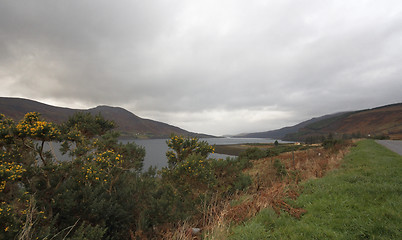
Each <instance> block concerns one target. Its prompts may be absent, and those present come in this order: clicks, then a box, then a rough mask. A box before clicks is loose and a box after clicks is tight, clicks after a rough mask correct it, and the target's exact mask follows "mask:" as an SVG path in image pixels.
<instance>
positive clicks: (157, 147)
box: [45, 138, 281, 170]
mask: <svg viewBox="0 0 402 240" xmlns="http://www.w3.org/2000/svg"><path fill="white" fill-rule="evenodd" d="M200 140H201V141H207V142H208V143H209V144H210V145H230V144H243V143H272V142H274V141H275V140H274V139H269V138H201V139H200ZM166 141H167V139H132V140H120V142H122V143H127V142H135V143H136V144H137V145H139V146H143V147H144V148H145V159H144V170H147V169H148V168H149V167H150V166H156V167H157V168H158V169H161V168H162V167H166V166H167V158H166V152H167V151H168V146H167V144H166ZM279 142H281V141H279ZM59 149H60V143H48V144H46V145H45V151H47V150H51V151H52V153H53V155H54V156H55V157H56V159H57V160H61V161H68V160H71V157H69V156H68V155H61V153H60V151H59ZM209 157H211V158H216V159H218V158H226V157H232V156H230V155H225V154H218V153H214V154H210V155H209Z"/></svg>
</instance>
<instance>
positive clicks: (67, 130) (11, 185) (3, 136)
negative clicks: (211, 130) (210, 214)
mask: <svg viewBox="0 0 402 240" xmlns="http://www.w3.org/2000/svg"><path fill="white" fill-rule="evenodd" d="M114 127H115V124H114V123H113V122H112V121H108V120H106V119H104V118H103V117H102V116H101V115H96V116H94V115H91V114H85V113H77V114H75V115H73V116H72V117H70V118H69V119H68V120H67V121H66V122H64V123H62V124H60V125H57V124H54V123H51V122H47V121H44V120H43V119H42V118H41V116H40V114H39V113H27V114H26V115H25V117H24V119H22V120H21V121H19V122H15V121H13V120H12V119H10V118H7V117H5V116H4V115H0V222H1V228H0V239H16V238H19V239H36V238H38V239H133V238H137V239H142V238H152V237H154V238H157V237H158V234H160V233H161V232H163V229H166V228H169V227H174V225H175V223H177V222H179V221H184V220H186V221H191V219H197V218H199V215H200V214H202V211H203V206H205V205H206V204H208V203H209V201H210V200H211V199H213V198H214V199H217V198H224V197H226V196H228V195H230V194H231V193H233V192H235V191H239V190H243V189H247V187H248V186H249V185H250V184H251V178H250V177H249V176H248V175H245V174H244V173H243V169H244V168H247V167H249V166H250V164H251V163H250V161H249V159H250V158H248V157H251V158H253V157H254V155H255V153H250V154H248V156H243V157H241V158H235V159H231V158H228V159H225V160H223V159H221V160H214V159H209V158H208V155H209V154H210V153H213V151H214V147H213V146H210V145H209V144H208V143H206V142H204V141H199V139H197V138H184V137H181V136H174V135H173V136H172V137H171V138H170V139H169V140H168V141H167V144H168V146H169V148H170V149H169V151H168V152H167V153H166V154H167V158H168V163H169V165H168V167H166V168H163V169H162V170H160V171H157V170H156V169H153V168H150V169H149V170H148V171H143V169H142V167H143V161H144V156H145V150H144V148H142V147H139V146H137V145H136V144H134V143H128V144H121V143H119V142H118V137H119V134H118V133H116V132H114V131H113V128H114ZM47 142H59V143H60V144H61V149H60V151H61V152H62V153H63V154H65V155H68V156H70V157H71V161H58V160H57V159H56V157H55V156H54V155H53V153H52V151H47V150H45V149H46V148H45V144H46V143H47Z"/></svg>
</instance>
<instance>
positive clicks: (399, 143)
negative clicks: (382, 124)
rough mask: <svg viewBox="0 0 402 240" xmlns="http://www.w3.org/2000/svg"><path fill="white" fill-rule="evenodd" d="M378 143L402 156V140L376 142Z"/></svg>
mask: <svg viewBox="0 0 402 240" xmlns="http://www.w3.org/2000/svg"><path fill="white" fill-rule="evenodd" d="M376 142H377V143H379V144H381V145H383V146H384V147H386V148H388V149H390V150H392V151H394V152H396V153H398V154H399V155H402V140H376Z"/></svg>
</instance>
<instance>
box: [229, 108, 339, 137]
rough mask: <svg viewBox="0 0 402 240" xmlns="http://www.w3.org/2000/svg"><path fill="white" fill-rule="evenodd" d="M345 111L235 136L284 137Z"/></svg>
mask: <svg viewBox="0 0 402 240" xmlns="http://www.w3.org/2000/svg"><path fill="white" fill-rule="evenodd" d="M342 114H344V113H334V114H329V115H325V116H321V117H317V118H312V119H310V120H307V121H304V122H301V123H299V124H296V125H294V126H290V127H284V128H280V129H277V130H271V131H266V132H255V133H244V134H240V135H236V136H234V137H241V138H272V139H284V138H285V136H286V135H288V134H292V133H297V131H299V129H301V128H304V127H306V126H307V125H309V124H312V123H315V122H318V121H321V120H324V119H328V118H333V117H336V116H339V115H342Z"/></svg>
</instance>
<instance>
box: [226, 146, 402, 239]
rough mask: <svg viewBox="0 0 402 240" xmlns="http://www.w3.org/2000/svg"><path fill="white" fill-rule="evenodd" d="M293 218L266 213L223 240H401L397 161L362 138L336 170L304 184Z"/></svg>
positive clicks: (401, 187)
mask: <svg viewBox="0 0 402 240" xmlns="http://www.w3.org/2000/svg"><path fill="white" fill-rule="evenodd" d="M303 187H304V190H303V193H302V194H301V195H300V197H299V198H298V199H297V200H296V201H291V200H289V203H291V205H293V206H295V207H299V208H303V209H305V210H307V213H305V214H304V215H303V216H302V217H301V219H299V220H297V219H295V218H293V217H291V216H289V215H288V214H287V213H281V215H280V217H277V216H276V215H275V213H274V212H273V211H272V210H270V209H269V208H268V209H265V210H263V211H261V212H260V213H259V214H258V215H257V216H256V217H254V218H252V219H250V220H248V221H247V222H246V223H244V224H242V225H237V226H235V227H232V228H231V231H230V232H231V234H230V236H229V239H402V211H401V209H402V157H401V156H399V155H398V154H396V153H394V152H391V151H389V150H388V149H386V148H384V147H382V146H380V145H379V144H377V143H375V142H374V141H372V140H364V141H361V142H359V143H358V144H357V147H355V148H353V149H352V151H351V152H350V153H349V154H348V155H347V156H346V157H345V159H344V161H343V165H342V167H341V168H340V169H338V170H335V171H333V172H332V173H330V174H328V175H327V176H326V177H324V178H321V179H315V180H310V181H308V182H307V183H305V184H304V186H303Z"/></svg>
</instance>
